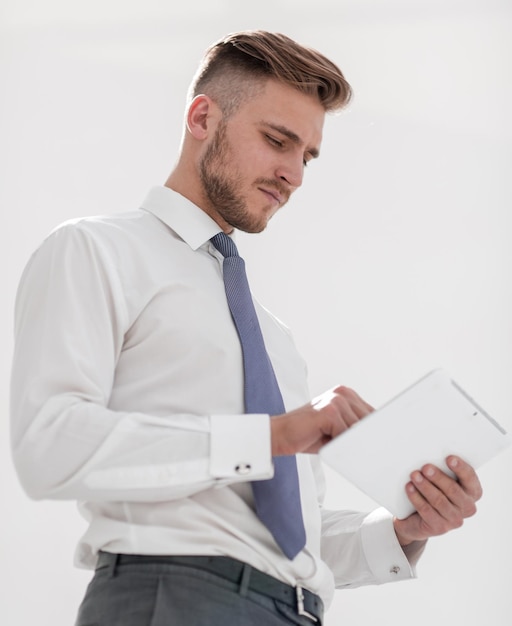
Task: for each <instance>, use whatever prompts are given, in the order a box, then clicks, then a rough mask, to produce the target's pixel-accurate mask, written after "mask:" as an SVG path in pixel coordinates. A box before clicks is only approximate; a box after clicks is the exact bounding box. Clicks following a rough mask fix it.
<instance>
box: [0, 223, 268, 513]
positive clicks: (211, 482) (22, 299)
mask: <svg viewBox="0 0 512 626" xmlns="http://www.w3.org/2000/svg"><path fill="white" fill-rule="evenodd" d="M127 323H128V322H127V313H126V307H125V303H124V296H123V292H122V289H121V285H120V282H119V280H118V278H117V275H116V271H115V267H113V265H112V263H110V262H109V259H108V258H107V257H106V255H105V252H104V251H103V250H102V249H101V246H99V245H97V244H96V242H94V241H93V240H92V239H91V237H90V236H89V235H88V233H86V232H84V231H83V230H82V229H80V228H78V227H76V226H75V225H67V226H64V227H61V228H59V229H58V230H57V231H55V232H54V233H52V235H50V237H49V238H47V240H46V241H45V242H44V243H43V244H42V245H41V247H40V248H39V249H38V250H37V251H36V252H35V253H34V255H33V256H32V258H31V259H30V261H29V263H28V265H27V267H26V269H25V271H24V274H23V276H22V278H21V281H20V286H19V290H18V295H17V300H16V310H15V349H14V358H13V367H12V378H11V435H12V436H11V441H12V450H13V459H14V463H15V466H16V469H17V472H18V475H19V477H20V481H21V483H22V485H23V487H24V488H25V490H26V492H27V493H28V495H30V496H31V497H33V498H57V499H78V500H88V501H102V500H118V501H122V500H131V501H163V500H169V499H174V498H178V497H184V496H186V495H191V494H193V493H196V492H198V491H202V490H204V489H209V488H212V487H217V486H222V485H225V484H228V483H231V482H237V481H246V480H253V479H263V478H269V477H271V476H272V472H273V468H272V460H271V452H270V425H269V417H268V415H251V416H244V419H243V420H238V421H237V419H236V418H237V417H239V416H209V415H181V414H180V415H174V414H173V415H167V416H154V415H148V414H144V413H140V412H126V411H113V410H111V409H110V408H109V397H110V393H111V390H112V387H113V385H114V384H115V372H116V362H117V359H118V358H119V354H120V351H121V350H122V348H123V338H124V335H125V333H126V330H127ZM227 430H229V437H230V441H231V445H227V444H226V443H223V442H224V441H225V439H226V433H227Z"/></svg>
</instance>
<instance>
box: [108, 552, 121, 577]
mask: <svg viewBox="0 0 512 626" xmlns="http://www.w3.org/2000/svg"><path fill="white" fill-rule="evenodd" d="M118 561H119V554H111V555H110V556H109V564H108V577H109V578H114V576H115V575H116V568H117V562H118Z"/></svg>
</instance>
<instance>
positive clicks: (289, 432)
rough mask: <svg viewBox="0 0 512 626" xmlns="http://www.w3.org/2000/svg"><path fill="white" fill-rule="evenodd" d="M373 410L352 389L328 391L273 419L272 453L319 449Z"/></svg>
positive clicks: (274, 454) (341, 388) (344, 388)
mask: <svg viewBox="0 0 512 626" xmlns="http://www.w3.org/2000/svg"><path fill="white" fill-rule="evenodd" d="M373 410H374V409H373V407H371V406H370V405H369V404H367V403H366V402H365V401H364V400H363V399H362V398H360V397H359V396H358V395H357V393H356V392H355V391H353V390H352V389H348V388H347V387H336V388H335V389H332V390H331V391H327V392H325V393H323V394H322V395H321V396H318V398H315V399H314V400H313V401H312V402H310V403H309V404H306V405H305V406H303V407H301V408H299V409H296V410H295V411H291V412H290V413H284V414H283V415H276V416H275V417H273V418H272V419H271V421H270V426H271V432H272V455H273V456H280V455H287V454H297V453H298V452H306V453H314V452H318V450H319V449H320V448H321V447H322V446H323V445H324V444H326V443H327V442H328V441H330V440H331V439H332V438H333V437H336V436H337V435H339V434H340V433H342V432H343V431H345V430H347V428H350V426H352V425H353V424H355V423H356V422H357V421H359V420H360V419H361V418H363V417H365V416H366V415H368V413H371V412H372V411H373Z"/></svg>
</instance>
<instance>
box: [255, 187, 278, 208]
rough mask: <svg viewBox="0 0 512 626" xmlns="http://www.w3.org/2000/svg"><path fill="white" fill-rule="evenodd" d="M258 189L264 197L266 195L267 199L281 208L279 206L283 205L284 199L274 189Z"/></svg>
mask: <svg viewBox="0 0 512 626" xmlns="http://www.w3.org/2000/svg"><path fill="white" fill-rule="evenodd" d="M258 189H259V190H260V191H262V192H263V193H264V194H265V195H267V196H268V197H269V198H271V199H273V200H275V202H276V203H277V204H278V205H279V206H281V204H283V203H284V198H283V196H282V195H281V194H280V193H279V192H278V191H276V190H275V189H267V188H265V187H258Z"/></svg>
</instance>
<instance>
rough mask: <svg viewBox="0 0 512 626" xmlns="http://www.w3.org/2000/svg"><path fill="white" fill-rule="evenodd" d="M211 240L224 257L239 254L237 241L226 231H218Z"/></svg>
mask: <svg viewBox="0 0 512 626" xmlns="http://www.w3.org/2000/svg"><path fill="white" fill-rule="evenodd" d="M211 242H212V243H213V245H214V246H215V247H216V248H217V250H218V251H219V252H220V253H221V254H222V256H223V257H224V258H228V257H230V256H239V254H238V249H237V247H236V244H235V242H234V241H233V240H232V239H231V237H228V235H226V233H217V234H216V235H215V236H214V237H212V238H211Z"/></svg>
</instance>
